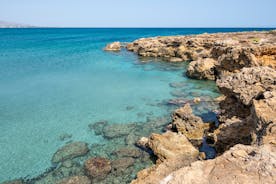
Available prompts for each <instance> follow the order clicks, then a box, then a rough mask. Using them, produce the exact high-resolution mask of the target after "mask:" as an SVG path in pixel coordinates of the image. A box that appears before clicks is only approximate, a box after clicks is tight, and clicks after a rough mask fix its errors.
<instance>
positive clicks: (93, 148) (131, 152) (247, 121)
mask: <svg viewBox="0 0 276 184" xmlns="http://www.w3.org/2000/svg"><path fill="white" fill-rule="evenodd" d="M122 48H126V49H127V50H129V51H131V52H134V53H137V54H138V55H139V56H141V57H156V58H160V59H162V60H164V61H168V62H189V65H188V68H187V72H185V73H184V75H187V76H189V77H190V78H193V79H200V80H215V81H216V85H217V86H218V88H219V90H220V92H221V93H222V94H223V95H222V96H221V97H219V98H217V99H211V100H212V101H216V103H219V107H220V109H219V110H218V111H217V112H216V114H217V120H218V122H209V121H207V122H206V121H204V120H203V119H202V118H201V117H199V116H196V115H194V114H193V110H192V108H191V105H193V104H197V105H198V106H200V104H201V103H203V102H204V100H205V99H203V98H195V99H194V100H191V101H189V102H188V101H185V100H183V99H180V98H179V99H175V100H170V101H169V102H167V103H169V104H172V105H177V106H180V108H178V109H176V110H174V112H173V113H172V115H171V118H169V117H162V118H155V119H154V118H153V119H151V118H149V119H148V120H147V122H146V123H144V124H139V123H129V124H109V123H108V122H106V121H104V120H103V121H100V122H94V123H91V124H90V125H89V127H88V128H89V129H90V130H91V131H92V132H93V133H94V134H95V135H101V136H102V137H103V138H104V139H106V140H109V141H108V142H106V143H103V144H94V145H88V144H87V143H84V142H70V141H69V142H67V143H66V144H65V145H64V146H63V147H61V148H60V149H58V150H57V151H56V153H55V154H54V155H53V157H52V163H53V164H54V166H55V167H54V168H52V169H50V170H48V171H47V172H45V173H43V174H42V175H41V176H38V177H37V178H33V179H30V180H23V179H19V180H14V181H9V182H4V184H26V183H27V184H47V183H49V184H52V183H57V184H90V183H130V182H131V183H132V184H140V183H141V184H147V183H148V184H155V183H156V184H157V183H161V184H176V183H185V184H197V183H198V184H199V183H200V184H205V183H206V184H209V183H212V184H216V183H226V184H227V183H229V184H230V183H256V184H257V183H275V182H276V70H275V69H276V31H269V32H243V33H217V34H201V35H191V36H168V37H155V38H142V39H139V40H136V41H134V42H132V43H128V44H121V43H120V42H114V43H111V44H109V45H107V47H106V48H105V50H106V51H112V52H114V51H115V52H117V51H120V50H121V49H122ZM206 82H207V81H206ZM170 85H171V87H174V88H178V87H179V86H181V84H180V83H177V84H176V83H172V84H170ZM175 95H178V94H175ZM207 100H208V99H207ZM128 109H131V107H128ZM154 132H155V133H154ZM68 137H70V135H62V136H61V137H60V139H62V140H67V138H68ZM204 142H205V143H206V144H207V145H209V146H212V147H213V148H214V149H215V150H216V154H217V156H216V157H215V155H214V154H213V153H210V154H208V153H206V152H202V151H201V150H200V148H201V147H202V145H203V143H204ZM114 145H116V146H114ZM134 145H135V146H134ZM107 158H109V159H107ZM210 158H211V159H210ZM148 163H150V164H148ZM145 164H147V168H146V169H144V168H145ZM138 171H139V172H138ZM137 172H138V174H137V176H136V173H137Z"/></svg>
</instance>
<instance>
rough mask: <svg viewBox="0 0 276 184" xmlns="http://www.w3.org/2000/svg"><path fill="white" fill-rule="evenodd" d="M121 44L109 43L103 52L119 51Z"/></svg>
mask: <svg viewBox="0 0 276 184" xmlns="http://www.w3.org/2000/svg"><path fill="white" fill-rule="evenodd" d="M121 47H122V45H121V43H120V42H113V43H110V44H108V45H107V46H106V47H105V48H104V50H105V51H120V50H121Z"/></svg>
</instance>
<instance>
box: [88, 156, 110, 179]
mask: <svg viewBox="0 0 276 184" xmlns="http://www.w3.org/2000/svg"><path fill="white" fill-rule="evenodd" d="M84 169H85V172H86V174H87V175H88V176H89V177H91V179H93V180H101V179H104V177H105V176H107V175H108V174H109V173H110V172H111V162H110V161H109V160H108V159H106V158H101V157H95V158H90V159H88V160H86V161H85V163H84Z"/></svg>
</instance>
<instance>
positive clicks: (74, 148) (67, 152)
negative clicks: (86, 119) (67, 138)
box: [52, 142, 89, 163]
mask: <svg viewBox="0 0 276 184" xmlns="http://www.w3.org/2000/svg"><path fill="white" fill-rule="evenodd" d="M88 151H89V149H88V146H87V143H84V142H73V143H70V144H67V145H65V146H63V147H61V148H60V149H58V150H57V152H56V153H55V154H54V156H53V158H52V162H53V163H59V162H63V161H65V160H68V159H73V158H75V157H80V156H83V155H85V154H86V153H87V152H88Z"/></svg>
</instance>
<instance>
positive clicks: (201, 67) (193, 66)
mask: <svg viewBox="0 0 276 184" xmlns="http://www.w3.org/2000/svg"><path fill="white" fill-rule="evenodd" d="M215 62H216V61H215V60H214V59H210V58H205V59H201V60H197V61H192V62H191V63H190V64H189V66H188V68H187V72H186V74H187V76H188V77H190V78H193V79H201V80H202V79H208V80H215Z"/></svg>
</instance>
